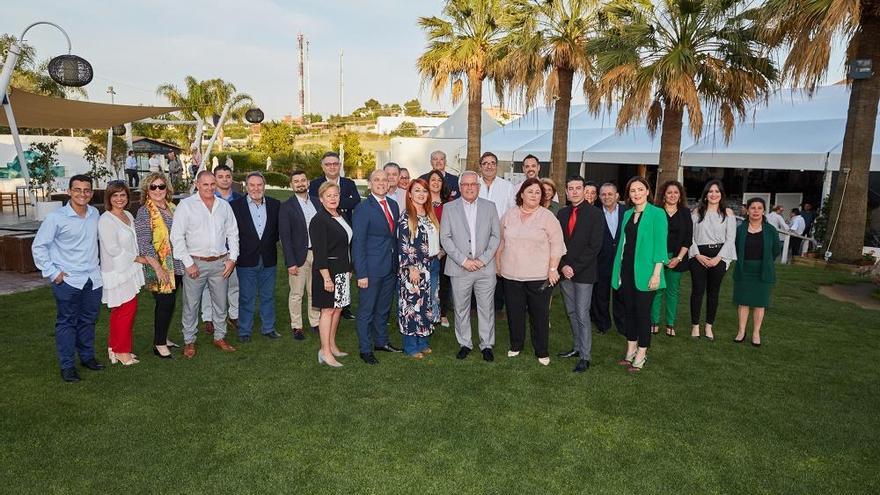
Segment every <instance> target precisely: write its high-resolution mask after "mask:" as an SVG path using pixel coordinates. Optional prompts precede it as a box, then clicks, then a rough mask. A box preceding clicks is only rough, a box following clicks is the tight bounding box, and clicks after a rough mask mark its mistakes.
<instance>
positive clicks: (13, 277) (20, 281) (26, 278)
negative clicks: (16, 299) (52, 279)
mask: <svg viewBox="0 0 880 495" xmlns="http://www.w3.org/2000/svg"><path fill="white" fill-rule="evenodd" d="M47 285H49V282H48V281H46V279H44V278H43V277H42V276H41V275H40V272H33V273H17V272H6V271H3V272H0V295H6V294H15V293H17V292H27V291H29V290H34V289H38V288H40V287H45V286H47Z"/></svg>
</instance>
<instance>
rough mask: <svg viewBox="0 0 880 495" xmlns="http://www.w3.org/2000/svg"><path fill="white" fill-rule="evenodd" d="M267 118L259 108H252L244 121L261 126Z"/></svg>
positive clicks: (245, 115)
mask: <svg viewBox="0 0 880 495" xmlns="http://www.w3.org/2000/svg"><path fill="white" fill-rule="evenodd" d="M265 117H266V116H265V115H263V111H262V110H260V109H259V108H251V109H250V110H248V111H247V112H245V114H244V119H245V120H247V121H248V122H250V123H251V124H259V123H260V122H262V121H263V119H264V118H265Z"/></svg>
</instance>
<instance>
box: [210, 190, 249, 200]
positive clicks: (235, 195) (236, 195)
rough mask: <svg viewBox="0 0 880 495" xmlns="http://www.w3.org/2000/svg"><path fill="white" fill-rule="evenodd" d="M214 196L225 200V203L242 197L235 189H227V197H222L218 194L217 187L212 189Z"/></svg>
mask: <svg viewBox="0 0 880 495" xmlns="http://www.w3.org/2000/svg"><path fill="white" fill-rule="evenodd" d="M214 196H217V197H218V198H220V199H222V200H224V201H226V202H227V203H230V202H232V201H235V200H236V199H238V198H240V197H242V196H243V195H242V194H241V193H237V192H235V191H229V197H228V198H224V197H223V195H222V194H220V190H219V189H217V190H216V191H214Z"/></svg>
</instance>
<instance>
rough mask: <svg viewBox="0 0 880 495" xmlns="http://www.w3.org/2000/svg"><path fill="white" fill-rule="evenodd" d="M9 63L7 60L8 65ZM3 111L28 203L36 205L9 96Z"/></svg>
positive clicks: (4, 102) (4, 103)
mask: <svg viewBox="0 0 880 495" xmlns="http://www.w3.org/2000/svg"><path fill="white" fill-rule="evenodd" d="M10 53H11V49H10ZM10 56H11V55H10ZM8 62H9V61H8V60H7V63H8ZM3 110H5V111H6V120H7V122H8V123H9V130H10V131H11V132H12V142H13V143H14V144H15V153H16V155H18V166H19V168H21V177H22V178H23V179H24V183H25V185H26V186H27V190H28V201H29V202H30V204H32V205H35V204H36V203H37V198H36V196H35V195H34V191H33V190H32V189H31V173H30V170H29V169H28V164H27V160H26V159H25V157H24V148H23V147H22V146H21V137H20V136H19V135H18V126H17V125H16V124H15V115H13V114H12V102H11V101H9V97H8V96H7V97H6V99H5V100H4V101H3Z"/></svg>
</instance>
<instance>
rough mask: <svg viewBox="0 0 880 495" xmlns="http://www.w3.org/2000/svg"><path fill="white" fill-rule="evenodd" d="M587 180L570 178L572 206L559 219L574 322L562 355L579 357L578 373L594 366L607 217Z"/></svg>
mask: <svg viewBox="0 0 880 495" xmlns="http://www.w3.org/2000/svg"><path fill="white" fill-rule="evenodd" d="M585 182H586V181H585V180H584V178H583V177H581V176H577V175H576V176H572V177H569V178H568V182H566V185H565V192H566V196H567V197H568V202H569V205H568V206H565V207H563V208H562V209H561V210H559V213H558V214H557V215H556V218H557V219H558V220H559V225H560V226H561V227H562V234H563V240H564V241H565V249H566V253H565V255H564V256H563V257H562V259H561V260H560V261H559V265H560V266H561V267H562V268H560V270H559V271H560V272H561V273H562V281H561V282H560V285H561V286H562V296H563V300H564V301H565V311H566V313H568V321H569V324H570V325H571V339H572V348H571V350H570V351H567V352H561V353H559V356H561V357H574V356H578V357H579V358H580V359H579V360H578V363H577V365H576V366H575V368H574V370H573V371H574V372H575V373H583V372H585V371H587V369H588V368H589V367H590V360H591V356H592V349H593V332H592V330H593V329H592V326H591V324H590V303H591V301H592V298H593V285H594V284H595V283H596V265H597V260H598V259H599V250H600V249H602V231H603V230H604V229H605V219H604V217H603V216H602V212H601V210H599V209H598V208H593V207H592V205H590V204H588V203H587V202H586V201H585V200H584V186H585Z"/></svg>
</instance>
